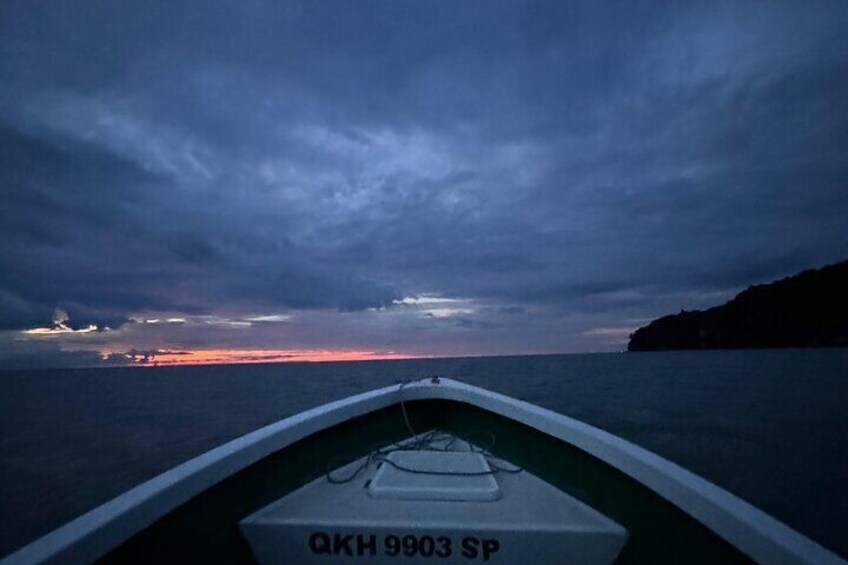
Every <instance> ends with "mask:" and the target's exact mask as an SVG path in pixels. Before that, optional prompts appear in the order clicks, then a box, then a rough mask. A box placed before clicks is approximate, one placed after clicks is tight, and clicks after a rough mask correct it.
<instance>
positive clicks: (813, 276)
mask: <svg viewBox="0 0 848 565" xmlns="http://www.w3.org/2000/svg"><path fill="white" fill-rule="evenodd" d="M839 346H842V347H845V346H848V261H842V262H840V263H835V264H833V265H828V266H826V267H822V268H821V269H811V270H808V271H804V272H802V273H799V274H797V275H794V276H791V277H788V278H785V279H781V280H779V281H776V282H773V283H770V284H763V285H756V286H751V287H748V288H747V289H745V290H744V291H742V292H740V293H739V294H737V295H736V297H735V298H733V299H732V300H730V301H729V302H727V303H725V304H723V305H721V306H716V307H714V308H710V309H708V310H703V311H700V310H696V311H692V312H686V311H685V310H684V311H681V312H680V313H679V314H673V315H670V316H664V317H662V318H659V319H657V320H654V321H652V322H651V323H650V324H648V325H647V326H644V327H641V328H639V329H638V330H636V331H635V332H634V333H632V334H631V335H630V342H629V344H628V346H627V350H628V351H663V350H672V349H757V348H771V347H774V348H778V347H839Z"/></svg>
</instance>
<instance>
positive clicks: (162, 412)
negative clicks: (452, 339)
mask: <svg viewBox="0 0 848 565" xmlns="http://www.w3.org/2000/svg"><path fill="white" fill-rule="evenodd" d="M432 374H440V375H444V376H449V377H453V378H456V379H460V380H463V381H466V382H469V383H473V384H477V385H481V386H484V387H487V388H490V389H492V390H495V391H498V392H502V393H505V394H508V395H510V396H514V397H516V398H520V399H523V400H527V401H529V402H532V403H535V404H538V405H540V406H544V407H546V408H549V409H552V410H555V411H557V412H560V413H562V414H566V415H569V416H572V417H574V418H577V419H580V420H583V421H585V422H588V423H590V424H593V425H595V426H598V427H600V428H603V429H605V430H607V431H610V432H612V433H614V434H617V435H619V436H622V437H624V438H626V439H628V440H630V441H633V442H635V443H637V444H639V445H641V446H643V447H646V448H648V449H650V450H652V451H654V452H656V453H658V454H660V455H662V456H664V457H666V458H668V459H671V460H672V461H675V462H677V463H679V464H681V465H683V466H684V467H687V468H688V469H690V470H692V471H694V472H696V473H698V474H700V475H702V476H704V477H706V478H707V479H709V480H711V481H713V482H715V483H716V484H718V485H720V486H722V487H724V488H726V489H728V490H730V491H731V492H733V493H735V494H737V495H739V496H741V497H742V498H744V499H745V500H747V501H748V502H751V503H753V504H755V505H756V506H758V507H760V508H762V509H763V510H765V511H767V512H769V513H771V514H773V515H774V516H776V517H777V518H778V519H780V520H782V521H784V522H786V523H787V524H789V525H790V526H792V527H794V528H797V529H798V530H800V531H802V532H803V533H805V534H807V535H809V536H810V537H812V538H813V539H815V540H816V541H818V542H820V543H822V544H823V545H825V546H826V547H829V548H830V549H832V550H835V551H837V552H838V553H840V554H842V555H843V556H845V555H848V536H846V535H845V532H846V530H845V524H848V349H830V350H824V349H808V350H771V351H713V352H673V353H638V354H636V353H634V354H598V355H552V356H532V357H498V358H492V357H490V358H465V359H438V360H409V361H380V362H368V363H322V364H280V365H253V366H244V365H242V366H232V365H230V366H215V367H181V368H177V367H172V368H153V369H143V368H127V369H91V370H61V371H30V372H20V371H16V372H0V555H5V554H7V553H9V552H10V551H12V550H14V549H15V548H17V547H19V546H21V545H23V544H25V543H27V542H29V541H31V540H33V539H35V538H37V537H39V536H41V535H43V534H45V533H47V532H48V531H50V530H51V529H53V528H55V527H57V526H59V525H61V524H62V523H64V522H66V521H67V520H69V519H71V518H73V517H75V516H77V515H79V514H81V513H83V512H85V511H87V510H90V509H91V508H93V507H95V506H97V505H99V504H101V503H103V502H105V501H107V500H109V499H110V498H112V497H114V496H116V495H118V494H120V493H122V492H123V491H125V490H127V489H128V488H131V487H133V486H135V485H137V484H139V483H140V482H142V481H144V480H146V479H149V478H151V477H153V476H155V475H156V474H158V473H161V472H162V471H165V470H167V469H169V468H171V467H173V466H174V465H176V464H178V463H181V462H183V461H185V460H186V459H189V458H191V457H194V456H196V455H198V454H200V453H202V452H204V451H206V450H208V449H211V448H213V447H215V446H217V445H219V444H221V443H222V442H225V441H227V440H230V439H233V438H235V437H238V436H240V435H242V434H245V433H247V432H250V431H252V430H254V429H256V428H258V427H260V426H263V425H265V424H269V423H271V422H274V421H276V420H278V419H280V418H283V417H286V416H289V415H292V414H294V413H297V412H300V411H302V410H305V409H308V408H311V407H314V406H316V405H319V404H322V403H325V402H327V401H330V400H335V399H338V398H342V397H345V396H348V395H351V394H354V393H358V392H362V391H365V390H368V389H371V388H375V387H378V386H381V385H386V384H390V383H393V382H395V381H397V380H399V379H407V378H413V377H419V376H427V375H432Z"/></svg>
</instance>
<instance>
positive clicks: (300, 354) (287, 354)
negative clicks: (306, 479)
mask: <svg viewBox="0 0 848 565" xmlns="http://www.w3.org/2000/svg"><path fill="white" fill-rule="evenodd" d="M104 356H105V355H104ZM127 357H128V358H129V359H131V360H132V362H133V364H135V365H141V366H145V367H161V366H171V365H226V364H240V363H285V362H298V361H311V362H321V361H378V360H385V359H413V358H416V357H420V356H418V355H409V354H404V353H397V352H394V351H356V350H329V349H295V350H291V349H198V350H163V351H159V352H157V353H155V354H153V355H149V356H146V357H142V356H138V357H131V356H130V355H128V356H127Z"/></svg>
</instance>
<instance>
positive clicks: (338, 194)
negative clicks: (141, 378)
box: [0, 0, 848, 369]
mask: <svg viewBox="0 0 848 565" xmlns="http://www.w3.org/2000/svg"><path fill="white" fill-rule="evenodd" d="M845 29H848V3H846V2H844V1H841V0H839V1H835V2H819V1H810V2H738V1H733V2H726V3H725V2H703V3H702V2H638V1H637V2H634V1H628V2H604V3H599V2H585V3H581V2H558V1H557V2H535V1H525V2H497V1H488V0H487V1H464V2H456V1H435V2H408V1H400V0H386V1H382V2H371V1H357V2H348V1H344V2H328V1H319V2H315V1H303V2H287V1H282V2H281V1H268V2H265V1H261V0H234V1H218V0H211V1H206V2H182V1H179V0H176V1H175V0H168V1H167V2H161V1H157V0H144V1H134V0H127V1H122V2H114V1H111V0H109V1H105V0H104V1H97V0H91V1H70V0H67V1H55V0H53V1H43V2H42V1H34V0H26V1H16V0H4V2H2V4H0V191H2V192H0V197H2V198H0V202H2V205H0V368H7V369H8V368H27V367H73V366H91V365H100V364H105V365H113V364H133V363H135V364H153V363H158V364H175V363H199V362H259V361H286V360H332V359H382V358H395V357H418V356H421V357H427V356H460V355H502V354H536V353H569V352H595V351H597V352H604V351H621V350H623V349H625V348H626V342H627V338H628V335H629V333H630V332H632V331H633V330H634V329H635V328H636V327H639V326H640V325H644V324H645V323H647V322H648V321H650V320H651V319H653V318H655V317H658V316H661V315H664V314H668V313H675V312H678V311H680V310H681V309H686V310H692V309H702V308H706V307H710V306H713V305H717V304H720V303H722V302H724V301H725V300H727V299H729V298H731V297H732V296H733V295H734V294H735V293H737V292H739V291H740V290H742V289H744V288H745V287H747V286H748V285H750V284H754V283H762V282H768V281H771V280H774V279H777V278H780V277H783V276H787V275H790V274H793V273H795V272H797V271H800V270H803V269H806V268H811V267H819V266H823V265H825V264H828V263H833V262H836V261H839V260H844V259H846V258H848V221H846V218H848V186H846V179H848V33H845Z"/></svg>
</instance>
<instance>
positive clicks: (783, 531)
mask: <svg viewBox="0 0 848 565" xmlns="http://www.w3.org/2000/svg"><path fill="white" fill-rule="evenodd" d="M402 400H403V401H415V400H446V401H454V402H460V403H466V404H469V405H472V406H475V407H477V408H481V409H483V410H486V411H489V412H492V413H494V414H497V415H499V416H502V417H505V418H507V419H510V420H514V421H516V422H519V423H522V424H525V425H527V426H530V427H532V428H535V429H537V430H539V431H541V432H543V433H545V434H547V435H550V436H552V437H554V438H557V439H559V440H561V441H564V442H566V443H569V444H571V445H574V446H575V447H577V448H579V449H581V450H583V451H585V452H586V453H588V454H590V455H592V456H594V457H596V458H598V459H599V460H601V461H603V462H604V463H606V464H608V465H611V466H612V467H614V468H616V469H618V470H620V471H621V472H623V473H624V474H626V475H628V476H630V477H631V478H633V479H634V480H636V481H638V482H639V483H641V484H643V485H644V486H646V487H648V488H649V489H650V490H651V491H653V492H655V493H656V494H658V495H659V496H661V497H662V498H664V499H666V500H668V501H669V502H671V503H672V504H674V505H675V506H677V507H679V508H680V509H681V510H682V511H684V512H685V513H687V514H689V515H690V516H692V517H693V518H694V519H696V520H697V521H699V522H700V523H702V524H703V525H705V526H706V527H707V528H709V529H710V530H712V531H713V532H714V533H715V534H717V535H718V536H719V537H721V538H723V539H725V540H726V541H728V542H729V543H731V544H732V545H733V546H734V547H736V548H738V549H739V550H740V551H742V552H743V553H745V554H746V555H748V556H749V557H751V558H752V559H754V560H755V561H758V562H761V563H773V562H781V563H833V564H837V563H845V561H844V560H843V559H841V558H840V557H839V556H837V555H836V554H834V553H832V552H830V551H829V550H827V549H826V548H824V547H823V546H821V545H819V544H818V543H816V542H815V541H813V540H811V539H810V538H808V537H806V536H804V535H803V534H801V533H799V532H797V531H795V530H793V529H792V528H790V527H789V526H787V525H785V524H783V523H782V522H780V521H778V520H777V519H775V518H773V517H771V516H769V515H768V514H766V513H765V512H763V511H761V510H759V509H758V508H756V507H754V506H753V505H751V504H749V503H747V502H745V501H744V500H742V499H740V498H739V497H737V496H735V495H733V494H731V493H730V492H728V491H726V490H724V489H722V488H720V487H718V486H716V485H714V484H713V483H711V482H709V481H707V480H706V479H704V478H702V477H699V476H698V475H695V474H694V473H692V472H690V471H688V470H686V469H684V468H683V467H680V466H679V465H677V464H675V463H672V462H671V461H669V460H667V459H664V458H662V457H660V456H659V455H656V454H655V453H652V452H650V451H648V450H646V449H644V448H641V447H639V446H637V445H635V444H633V443H630V442H628V441H627V440H624V439H622V438H620V437H617V436H615V435H613V434H610V433H608V432H605V431H603V430H601V429H599V428H595V427H594V426H591V425H589V424H586V423H584V422H580V421H578V420H575V419H573V418H570V417H568V416H564V415H562V414H558V413H556V412H553V411H551V410H547V409H545V408H542V407H539V406H536V405H534V404H531V403H529V402H525V401H522V400H518V399H515V398H512V397H509V396H506V395H502V394H499V393H496V392H493V391H490V390H487V389H483V388H480V387H477V386H473V385H469V384H466V383H462V382H459V381H456V380H453V379H448V378H441V379H438V381H434V380H431V379H422V380H418V381H413V382H408V383H403V384H400V385H398V384H395V385H390V386H387V387H383V388H380V389H376V390H372V391H368V392H365V393H361V394H357V395H354V396H350V397H347V398H344V399H341V400H336V401H334V402H330V403H327V404H324V405H321V406H318V407H315V408H312V409H310V410H307V411H305V412H301V413H298V414H295V415H293V416H290V417H287V418H284V419H282V420H279V421H277V422H275V423H273V424H270V425H268V426H265V427H263V428H260V429H258V430H256V431H253V432H250V433H248V434H246V435H244V436H241V437H239V438H236V439H234V440H231V441H229V442H227V443H225V444H223V445H221V446H219V447H216V448H214V449H212V450H210V451H207V452H205V453H203V454H201V455H199V456H197V457H195V458H193V459H190V460H189V461H186V462H185V463H182V464H180V465H178V466H176V467H174V468H172V469H170V470H168V471H165V472H164V473H162V474H160V475H158V476H156V477H154V478H152V479H150V480H148V481H146V482H144V483H142V484H140V485H138V486H136V487H134V488H132V489H130V490H128V491H126V492H125V493H123V494H121V495H119V496H117V497H116V498H113V499H112V500H110V501H108V502H106V503H104V504H102V505H100V506H98V507H96V508H94V509H93V510H90V511H89V512H87V513H85V514H83V515H81V516H79V517H77V518H75V519H73V520H71V521H70V522H68V523H66V524H65V525H63V526H60V527H59V528H57V529H56V530H53V531H52V532H50V533H48V534H46V535H45V536H43V537H41V538H39V539H37V540H35V541H33V542H32V543H30V544H28V545H26V546H24V547H22V548H21V549H19V550H17V551H15V552H13V553H12V554H10V555H8V556H7V557H6V558H4V559H2V560H0V565H17V564H24V563H47V562H55V561H59V560H61V561H62V562H63V563H67V562H79V563H87V562H91V561H94V560H96V559H98V558H99V557H101V556H103V555H104V554H106V553H107V552H108V551H110V550H112V549H114V548H115V547H117V546H119V545H120V544H121V543H123V542H125V541H126V540H127V539H129V538H131V537H132V536H133V535H135V534H136V533H138V532H139V531H141V530H143V529H144V528H146V527H148V526H150V525H151V524H152V523H154V522H155V521H156V520H158V519H159V518H161V517H163V516H164V515H166V514H167V513H168V512H170V511H172V510H174V509H175V508H177V507H179V506H180V505H182V504H183V503H185V502H186V501H188V500H189V499H191V498H192V497H194V496H195V495H197V494H199V493H201V492H203V491H204V490H206V489H208V488H209V487H211V486H213V485H215V484H216V483H218V482H220V481H221V480H223V479H225V478H226V477H228V476H230V475H231V474H233V473H236V472H238V471H240V470H241V469H244V468H246V467H248V466H249V465H251V464H253V463H255V462H257V461H259V460H261V459H263V458H265V457H267V456H269V455H271V454H272V453H274V452H277V451H279V450H281V449H284V448H286V447H288V446H289V445H291V444H293V443H295V442H297V441H299V440H301V439H304V438H306V437H308V436H310V435H312V434H314V433H316V432H318V431H320V430H322V429H325V428H329V427H332V426H335V425H338V424H341V423H343V422H345V421H347V420H351V419H353V418H356V417H358V416H362V415H365V414H368V413H370V412H373V411H376V410H380V409H382V408H386V407H388V406H391V405H393V404H397V403H399V402H400V401H402Z"/></svg>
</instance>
